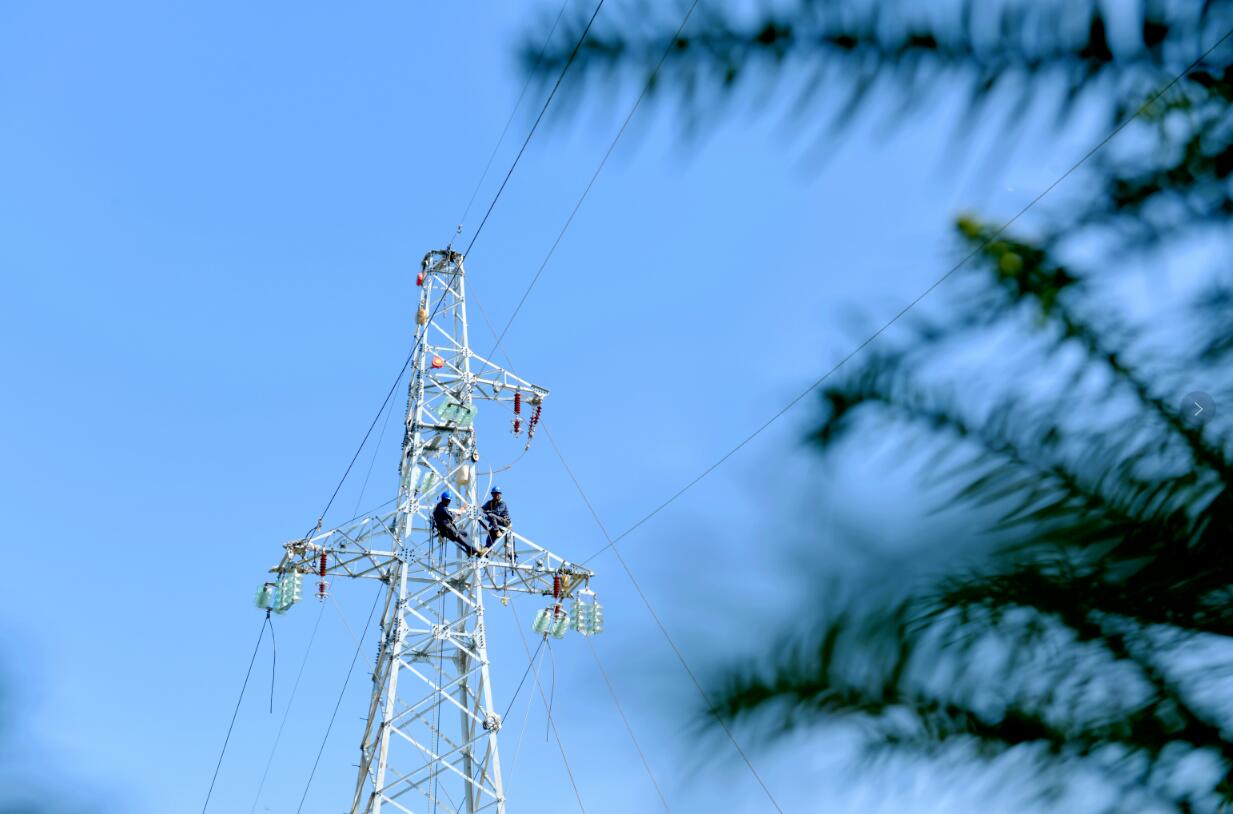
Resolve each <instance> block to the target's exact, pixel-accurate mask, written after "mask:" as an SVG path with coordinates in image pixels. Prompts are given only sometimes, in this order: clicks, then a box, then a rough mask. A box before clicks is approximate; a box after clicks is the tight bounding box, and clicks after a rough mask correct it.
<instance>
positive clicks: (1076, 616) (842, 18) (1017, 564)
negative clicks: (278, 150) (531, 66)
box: [529, 0, 1233, 812]
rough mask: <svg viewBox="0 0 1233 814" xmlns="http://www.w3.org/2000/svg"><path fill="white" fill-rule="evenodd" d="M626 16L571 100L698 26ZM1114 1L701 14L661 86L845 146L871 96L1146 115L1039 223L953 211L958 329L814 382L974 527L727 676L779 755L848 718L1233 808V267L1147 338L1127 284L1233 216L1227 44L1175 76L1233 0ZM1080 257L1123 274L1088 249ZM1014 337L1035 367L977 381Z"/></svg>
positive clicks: (917, 331) (895, 738)
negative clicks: (733, 102) (897, 444)
mask: <svg viewBox="0 0 1233 814" xmlns="http://www.w3.org/2000/svg"><path fill="white" fill-rule="evenodd" d="M625 8H626V12H625V13H624V14H618V15H615V16H611V17H608V18H607V24H606V25H607V27H602V26H601V27H598V28H597V29H596V30H595V32H594V33H593V34H592V35H591V36H590V37H589V38H588V39H587V41H586V42H585V44H584V47H583V49H582V52H581V54H580V56H579V60H578V62H577V63H576V68H577V70H578V76H577V77H576V89H592V90H593V89H596V88H599V87H602V86H603V85H604V84H605V83H608V84H611V83H619V82H622V81H625V80H627V79H634V80H636V81H642V80H643V79H645V77H646V74H647V72H648V71H649V70H650V68H651V67H652V66H653V65H654V64H655V63H656V62H658V60H659V56H660V53H661V52H662V49H663V47H664V44H665V43H666V42H667V40H666V39H665V38H666V37H667V36H670V32H672V31H673V30H675V26H676V21H677V20H678V19H679V13H678V12H672V13H670V12H669V11H665V10H662V9H659V8H658V7H650V6H626V7H625ZM1106 8H1108V6H1105V5H1100V4H1096V3H1089V2H1028V1H1027V0H1024V2H1001V3H997V2H990V3H974V2H970V1H969V0H963V1H962V2H958V3H953V4H952V3H944V4H937V5H936V6H935V5H934V4H920V3H916V4H908V3H903V2H883V3H877V4H874V3H858V2H838V0H832V1H831V2H825V1H824V0H799V1H798V2H796V3H789V4H780V5H778V6H775V7H773V8H771V7H768V8H767V9H766V10H764V11H762V12H759V13H754V14H749V15H744V16H738V15H735V14H728V13H726V12H724V11H721V10H717V7H716V6H715V5H713V4H712V5H707V4H704V6H703V8H702V9H700V10H699V12H698V18H697V20H696V21H695V23H694V24H692V25H691V26H690V27H689V28H688V29H687V32H686V33H685V34H684V35H682V37H681V38H680V39H678V40H676V42H675V47H674V48H673V49H672V50H671V52H670V53H669V56H668V59H667V60H666V62H665V65H664V69H663V71H662V73H661V74H660V76H659V77H658V78H657V80H656V82H655V86H654V95H655V96H656V97H658V98H659V99H661V100H665V99H668V98H671V96H670V94H675V95H676V99H677V102H678V106H679V108H680V109H682V110H683V111H684V112H685V113H686V114H687V119H686V120H687V121H694V122H697V121H705V120H707V118H708V117H710V118H712V119H718V118H719V117H720V116H722V115H723V112H724V110H725V109H726V108H725V106H724V104H723V102H725V101H727V100H729V99H731V98H733V97H735V96H736V95H738V94H739V93H740V92H741V91H742V90H744V89H747V88H748V89H750V90H751V91H754V90H756V93H757V94H758V95H759V97H761V98H773V97H775V96H776V95H778V96H779V97H780V98H781V99H783V100H784V101H785V102H786V105H787V108H788V110H789V113H788V115H792V116H800V117H811V118H813V119H815V120H817V121H818V122H819V124H820V125H827V126H830V127H832V128H833V127H834V126H835V125H845V124H847V123H848V122H849V121H850V120H851V118H852V116H854V115H855V114H856V113H858V112H859V111H860V110H861V109H862V108H863V106H864V105H865V104H866V102H867V101H868V100H869V99H870V98H872V96H873V95H874V93H875V92H877V93H878V94H880V95H881V97H882V98H883V99H885V98H894V99H897V100H898V101H900V102H901V103H902V104H901V106H900V107H899V108H898V109H897V113H896V121H897V122H898V121H900V120H901V119H902V117H903V116H904V115H905V114H907V113H911V112H913V111H914V110H916V109H920V108H924V107H925V106H927V104H928V103H930V102H932V101H935V100H937V99H938V98H939V97H941V96H944V95H946V94H953V93H955V92H956V88H959V89H960V92H961V93H962V95H963V98H964V99H965V100H966V108H965V109H966V111H967V118H966V119H965V120H964V121H962V122H961V123H960V124H959V130H960V131H961V132H962V131H964V130H966V129H967V128H968V126H969V125H970V124H971V123H972V122H975V121H976V120H978V119H979V118H980V117H981V116H982V115H983V114H984V112H985V111H987V110H989V109H990V106H989V103H990V102H991V101H992V100H993V99H995V98H997V97H1000V98H1001V99H1002V100H1003V101H1005V102H1009V103H1010V104H1009V108H1010V109H1011V110H1013V111H1014V114H1013V115H1016V116H1022V114H1023V112H1024V110H1025V109H1026V108H1027V107H1028V106H1029V105H1031V104H1039V105H1049V106H1051V107H1052V112H1053V113H1055V114H1056V119H1055V120H1056V121H1057V122H1058V124H1059V125H1066V124H1068V123H1070V121H1071V115H1072V114H1073V113H1074V112H1075V111H1076V110H1077V109H1078V108H1079V106H1080V105H1086V106H1088V107H1089V108H1091V107H1093V106H1095V107H1097V108H1098V109H1100V110H1102V111H1103V112H1104V113H1105V114H1106V115H1107V123H1108V128H1109V129H1112V128H1113V126H1114V125H1115V124H1117V123H1119V122H1121V121H1122V120H1123V119H1125V118H1126V117H1129V116H1132V115H1133V116H1134V121H1133V123H1132V124H1131V125H1130V126H1128V127H1127V128H1126V129H1125V132H1124V133H1122V134H1120V135H1119V138H1118V140H1116V141H1114V142H1113V143H1111V144H1109V145H1108V146H1107V147H1105V148H1104V149H1102V150H1101V151H1099V152H1098V153H1096V154H1095V155H1094V156H1093V157H1092V158H1091V160H1090V161H1088V162H1087V163H1086V165H1085V166H1084V167H1083V168H1082V169H1081V170H1080V172H1081V173H1082V174H1083V183H1082V185H1081V187H1080V189H1082V190H1083V192H1082V194H1080V195H1079V196H1077V197H1075V198H1073V199H1072V200H1071V201H1070V202H1069V203H1067V204H1066V205H1065V206H1064V207H1062V208H1060V209H1057V208H1054V209H1052V210H1050V211H1049V212H1048V213H1047V214H1045V213H1033V214H1034V216H1035V215H1037V214H1039V217H1035V218H1034V220H1033V226H1032V232H1031V233H1029V232H1028V231H1027V227H1026V226H1025V225H1023V224H1019V223H1016V224H1015V226H1014V227H1013V228H1012V229H1010V230H1004V229H1003V228H1001V225H1000V224H993V223H985V222H983V221H982V220H981V219H979V218H977V217H972V216H965V217H962V218H959V219H958V220H957V224H956V236H957V239H958V241H959V242H960V244H961V248H962V251H961V252H960V254H959V256H965V255H968V254H969V253H971V257H970V259H969V262H968V263H967V264H966V266H965V267H964V268H963V270H962V271H961V272H960V273H959V274H957V275H956V276H955V277H954V279H952V280H949V281H948V283H947V289H946V294H947V295H948V296H949V298H950V299H949V300H948V301H947V302H946V304H945V308H944V309H942V310H941V311H940V312H939V313H941V314H944V317H934V318H932V319H931V318H928V317H926V316H924V315H921V314H913V315H912V316H910V317H909V319H907V320H905V323H906V324H904V325H901V326H900V328H901V332H900V338H899V339H898V340H897V341H894V342H891V343H889V344H887V343H882V344H881V345H880V346H877V347H880V350H878V351H877V352H876V353H874V352H872V351H871V352H868V353H866V355H864V356H863V357H858V360H857V361H858V362H859V365H858V366H857V367H856V368H855V369H853V370H850V371H849V372H848V373H847V374H846V375H845V376H844V377H843V378H842V379H841V380H839V381H837V382H833V383H829V384H828V386H827V387H826V389H825V391H824V392H823V393H822V394H821V400H822V416H821V419H820V421H819V424H818V427H817V429H816V432H815V433H814V435H813V441H814V443H815V445H816V447H817V448H818V449H820V450H821V451H822V452H823V453H824V454H832V453H839V452H842V451H845V450H852V449H854V448H855V449H860V448H861V447H862V446H863V445H869V444H870V443H871V440H870V439H872V438H875V437H876V438H877V439H878V441H879V443H881V442H882V439H884V438H886V437H890V438H899V439H902V441H903V443H904V444H905V445H906V446H908V447H910V448H911V449H912V450H915V451H917V452H921V451H922V450H923V452H922V453H921V454H920V455H918V456H917V457H918V458H923V459H924V460H925V462H924V463H923V464H922V465H921V471H922V474H923V476H924V477H923V478H922V484H923V491H924V493H925V494H926V495H927V496H928V497H929V498H931V499H933V500H936V501H937V502H938V504H939V506H940V507H944V508H945V509H946V510H947V511H948V512H949V513H950V514H951V515H952V516H955V515H958V516H962V517H965V518H966V519H967V523H966V528H968V530H969V534H968V536H969V537H970V540H968V541H963V542H968V543H969V545H967V546H966V547H964V548H963V551H965V552H966V556H965V558H964V559H962V560H956V559H955V558H951V559H949V560H940V561H939V562H942V563H944V568H942V570H941V572H940V573H938V574H936V575H935V577H934V578H932V579H931V580H929V581H927V582H925V583H924V584H921V585H918V586H914V587H913V588H912V589H911V590H909V591H908V592H907V593H906V594H905V595H902V596H899V597H897V598H895V599H893V600H890V601H882V602H877V601H866V602H865V603H863V604H853V605H851V606H850V607H845V608H843V609H842V610H839V611H835V612H830V613H820V618H819V619H818V620H817V622H816V624H814V625H813V626H811V628H810V629H809V630H807V631H805V632H803V633H800V634H799V635H796V636H795V637H790V638H787V639H785V640H784V641H783V642H781V644H780V645H779V646H777V647H775V648H772V649H771V651H770V653H769V655H768V658H767V659H765V660H762V661H760V662H759V664H761V665H765V666H761V667H755V666H750V665H747V664H739V665H736V666H734V667H732V668H731V669H730V670H729V671H728V672H727V673H726V674H725V675H724V676H722V677H720V678H719V679H717V682H716V684H717V686H716V688H715V693H714V697H716V698H717V699H718V701H717V703H716V706H715V708H714V709H713V710H710V711H709V713H710V714H713V715H718V716H720V717H722V718H724V719H728V720H732V721H740V722H743V723H745V724H747V725H748V726H751V727H754V728H757V729H759V730H760V731H762V732H765V733H767V734H768V735H772V736H777V735H779V734H782V733H785V732H788V731H792V730H796V729H800V728H806V727H813V726H816V725H819V724H820V723H823V722H832V721H845V722H849V723H853V724H855V725H857V726H859V727H861V728H862V729H863V731H865V732H866V734H867V735H868V739H869V743H870V745H871V746H872V747H875V748H877V749H883V750H885V749H889V750H893V751H901V750H909V751H913V752H924V753H929V754H950V753H954V752H955V751H956V750H957V751H958V752H960V753H962V754H965V755H971V754H977V755H981V756H984V757H994V756H997V755H1002V754H1005V753H1007V752H1009V751H1011V750H1014V751H1015V752H1016V753H1018V754H1022V755H1025V756H1028V755H1030V756H1032V757H1034V758H1035V759H1036V763H1035V766H1036V768H1037V769H1038V770H1039V773H1040V774H1039V777H1040V779H1041V781H1042V783H1043V784H1044V785H1043V788H1045V789H1047V790H1049V791H1052V792H1059V793H1060V790H1061V789H1064V787H1065V780H1066V778H1067V777H1068V776H1069V774H1070V773H1071V772H1074V771H1075V770H1076V769H1077V768H1079V767H1082V768H1085V769H1090V770H1095V771H1098V772H1101V773H1103V774H1104V775H1105V776H1106V777H1108V778H1109V780H1110V782H1111V787H1112V788H1114V789H1115V790H1117V791H1118V792H1119V794H1120V798H1119V802H1118V803H1117V804H1116V805H1115V806H1114V808H1115V810H1121V811H1125V810H1143V809H1148V808H1153V807H1154V808H1156V809H1161V808H1163V809H1172V810H1177V811H1186V812H1189V811H1216V810H1220V808H1221V806H1224V805H1230V804H1233V705H1230V704H1229V703H1227V702H1226V701H1225V700H1224V699H1226V698H1228V697H1229V690H1230V689H1233V684H1231V683H1230V681H1231V680H1233V642H1231V641H1230V637H1233V453H1231V447H1233V443H1231V442H1233V438H1231V435H1230V432H1229V428H1230V427H1233V421H1230V420H1229V419H1230V416H1229V415H1228V413H1230V412H1233V407H1230V406H1228V405H1233V284H1231V283H1230V277H1231V276H1233V269H1229V268H1225V269H1223V270H1221V271H1220V273H1218V274H1217V275H1216V278H1217V279H1215V280H1214V281H1213V282H1212V284H1211V286H1210V288H1209V289H1208V290H1207V291H1206V292H1205V293H1204V294H1203V296H1202V297H1200V298H1199V299H1198V300H1196V301H1195V302H1193V303H1191V304H1190V305H1189V306H1188V307H1186V308H1185V310H1184V311H1183V312H1182V313H1173V314H1163V313H1162V314H1160V315H1159V319H1158V320H1157V325H1156V326H1155V327H1159V326H1161V325H1163V326H1165V327H1168V326H1170V325H1177V324H1183V325H1185V326H1186V330H1184V331H1182V332H1180V334H1179V332H1176V331H1175V332H1173V333H1172V334H1168V332H1164V331H1159V330H1145V329H1144V328H1142V327H1138V326H1136V327H1131V326H1130V325H1129V324H1128V321H1127V320H1125V319H1124V318H1123V317H1122V316H1121V315H1120V314H1119V313H1118V312H1117V310H1116V308H1115V305H1114V303H1115V302H1116V301H1115V300H1114V299H1113V298H1112V297H1111V295H1110V291H1111V290H1115V289H1116V283H1117V281H1118V279H1119V271H1120V269H1121V268H1122V267H1124V266H1125V265H1127V264H1129V263H1132V262H1135V261H1137V262H1139V263H1142V262H1143V261H1144V260H1145V259H1146V258H1148V257H1160V256H1167V253H1168V252H1171V251H1174V250H1177V249H1179V248H1182V247H1185V246H1190V245H1194V243H1195V242H1196V241H1201V240H1205V239H1210V238H1211V237H1212V236H1213V235H1221V236H1224V237H1225V238H1226V239H1227V235H1228V234H1229V233H1230V229H1231V227H1233V39H1229V40H1226V41H1225V42H1224V44H1223V45H1222V46H1221V47H1219V48H1217V49H1216V50H1214V51H1212V53H1211V54H1210V56H1209V57H1208V58H1207V59H1205V60H1203V61H1202V63H1201V64H1198V65H1195V66H1193V67H1192V69H1190V70H1188V71H1186V70H1184V69H1186V68H1187V66H1190V65H1191V64H1192V62H1193V61H1194V60H1195V59H1196V58H1197V57H1198V56H1199V55H1200V54H1202V53H1203V52H1204V50H1205V49H1206V48H1208V47H1210V46H1211V45H1212V44H1213V43H1215V42H1217V41H1219V40H1220V38H1221V37H1224V36H1225V35H1226V34H1228V33H1229V31H1230V29H1233V2H1230V1H1229V0H1223V1H1222V2H1217V0H1210V2H1193V3H1181V2H1176V3H1165V2H1158V1H1156V0H1141V1H1140V2H1138V3H1126V4H1118V5H1117V8H1118V9H1119V14H1120V15H1122V16H1119V17H1118V18H1117V19H1110V18H1109V17H1107V16H1106V12H1105V9H1106ZM605 14H607V11H605ZM575 30H577V29H575ZM1128 32H1134V34H1135V35H1134V36H1133V37H1132V36H1129V33H1128ZM1115 33H1116V35H1115ZM529 40H530V41H536V37H535V36H532V37H530V38H529ZM563 53H568V52H567V51H566V52H563ZM561 58H562V54H557V55H549V56H548V57H547V58H546V59H545V61H544V65H543V68H542V70H543V71H544V74H545V75H546V76H554V75H555V74H556V71H557V69H558V68H559V61H560V59H561ZM554 65H556V67H554ZM1175 80H1176V81H1175ZM1161 91H1163V93H1161ZM1106 132H1107V131H1106ZM1085 246H1086V247H1087V248H1089V249H1090V248H1091V247H1092V246H1097V247H1099V248H1101V249H1103V251H1102V252H1101V254H1102V256H1103V257H1102V259H1101V260H1099V261H1092V260H1090V259H1088V260H1082V259H1078V258H1081V257H1083V253H1082V252H1077V251H1076V247H1085ZM1153 253H1154V254H1153ZM1090 255H1091V253H1090V252H1089V253H1088V256H1089V257H1090ZM935 305H937V304H935ZM935 312H938V309H936V308H935ZM997 335H1002V336H1003V338H1004V337H1005V336H1006V335H1009V336H1011V337H1012V343H1013V344H1014V346H1015V353H1014V354H1000V355H998V356H997V358H996V359H994V360H993V361H991V362H989V363H988V364H987V365H986V367H985V368H983V369H982V368H980V367H979V366H977V369H976V370H975V371H974V372H973V371H972V370H971V365H970V364H969V365H968V368H966V369H965V368H964V366H963V363H962V362H961V361H959V360H960V359H961V357H962V356H963V354H964V352H967V351H970V350H971V349H972V348H974V347H984V346H985V345H987V344H988V343H990V342H992V341H993V339H992V338H991V337H994V336H997ZM1196 382H1202V383H1204V385H1205V387H1204V389H1207V390H1209V391H1210V392H1212V393H1213V394H1214V395H1215V396H1216V399H1217V403H1218V404H1223V405H1225V408H1224V415H1223V417H1222V419H1220V420H1216V421H1213V422H1210V423H1208V424H1206V425H1205V426H1202V427H1200V426H1196V425H1192V424H1190V423H1188V422H1187V421H1186V420H1185V419H1184V418H1183V416H1182V415H1181V414H1180V412H1179V409H1178V407H1179V405H1178V399H1180V397H1181V395H1182V394H1183V393H1185V392H1187V390H1189V389H1193V385H1194V384H1195V383H1196ZM904 457H905V459H906V458H907V456H906V455H905V456H904ZM940 567H941V566H940ZM1183 765H1185V766H1187V767H1189V768H1188V769H1187V770H1186V771H1183V770H1182V767H1183ZM1183 777H1184V778H1185V779H1184V780H1183V779H1181V778H1183Z"/></svg>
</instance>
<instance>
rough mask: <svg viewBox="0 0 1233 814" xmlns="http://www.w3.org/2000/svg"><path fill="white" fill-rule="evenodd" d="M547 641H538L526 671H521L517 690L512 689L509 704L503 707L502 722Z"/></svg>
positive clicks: (544, 639)
mask: <svg viewBox="0 0 1233 814" xmlns="http://www.w3.org/2000/svg"><path fill="white" fill-rule="evenodd" d="M546 641H548V639H547V637H545V638H543V639H540V642H539V647H536V648H535V652H534V653H532V654H531V658H530V659H529V660H528V661H527V669H526V670H524V671H523V673H522V678H521V679H520V680H519V681H518V686H517V688H515V689H514V694H513V695H511V696H510V699H509V704H507V705H506V707H505V714H504V715H502V716H501V720H502V721H504V720H505V719H506V718H507V717H509V713H510V710H512V709H513V708H514V702H515V701H517V700H518V693H520V692H522V685H523V684H525V683H526V681H527V674H529V673H530V672H531V668H532V667H534V666H535V657H536V656H538V655H539V651H540V650H542V649H543V648H544V642H546Z"/></svg>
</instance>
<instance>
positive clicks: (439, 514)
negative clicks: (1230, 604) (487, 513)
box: [432, 492, 479, 557]
mask: <svg viewBox="0 0 1233 814" xmlns="http://www.w3.org/2000/svg"><path fill="white" fill-rule="evenodd" d="M432 525H433V528H435V529H436V530H437V534H439V535H440V536H442V537H444V538H445V539H446V540H452V541H454V542H455V543H458V545H459V547H460V548H462V550H463V551H465V552H467V556H468V557H476V556H478V555H479V552H478V551H476V550H475V547H474V546H472V545H471V544H470V543H469V542H467V533H466V532H465V531H462V530H461V529H459V528H458V524H457V523H455V522H454V513H453V512H452V511H450V493H449V492H442V493H441V499H440V500H438V501H437V505H436V507H435V508H434V509H433V510H432Z"/></svg>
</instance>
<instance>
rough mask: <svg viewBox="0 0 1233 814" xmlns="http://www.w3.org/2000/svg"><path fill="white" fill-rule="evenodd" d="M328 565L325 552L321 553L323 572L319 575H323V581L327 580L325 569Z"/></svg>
mask: <svg viewBox="0 0 1233 814" xmlns="http://www.w3.org/2000/svg"><path fill="white" fill-rule="evenodd" d="M326 564H327V563H326V559H325V552H324V551H322V552H321V570H320V572H319V573H320V574H321V578H322V579H325V567H326Z"/></svg>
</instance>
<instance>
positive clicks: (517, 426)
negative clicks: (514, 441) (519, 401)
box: [514, 418, 522, 435]
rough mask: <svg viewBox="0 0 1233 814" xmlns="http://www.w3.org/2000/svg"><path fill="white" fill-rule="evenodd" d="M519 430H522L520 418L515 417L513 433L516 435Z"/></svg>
mask: <svg viewBox="0 0 1233 814" xmlns="http://www.w3.org/2000/svg"><path fill="white" fill-rule="evenodd" d="M520 432H522V419H521V418H515V419H514V435H517V434H518V433H520Z"/></svg>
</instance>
